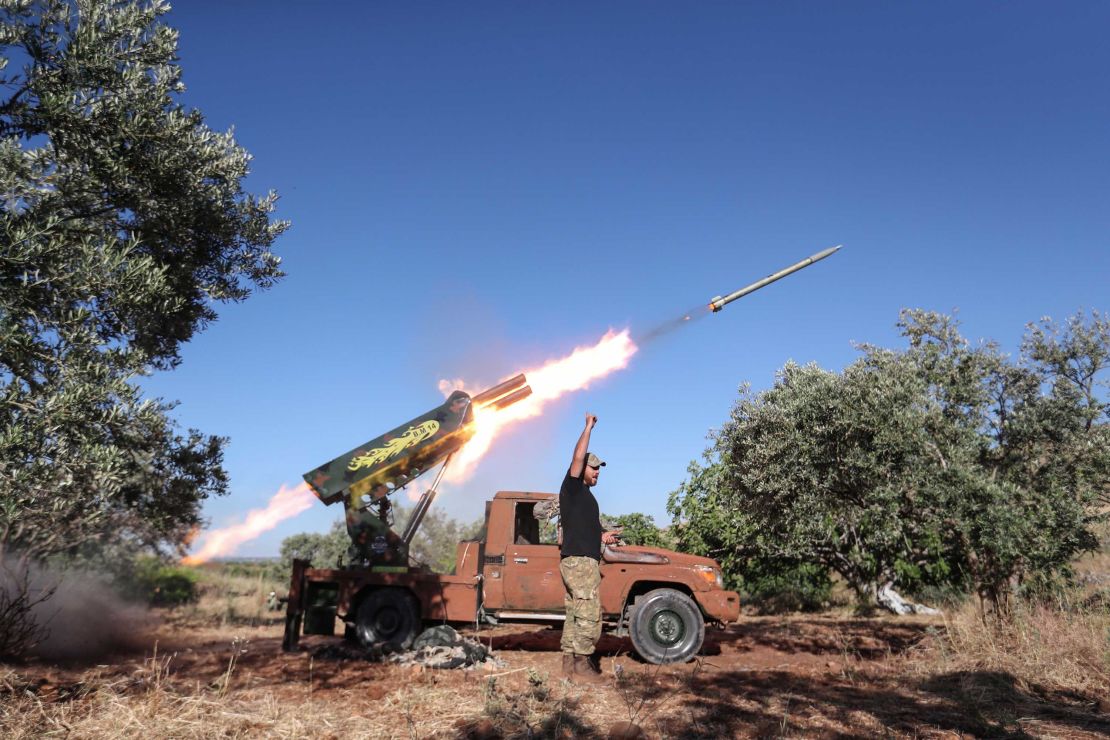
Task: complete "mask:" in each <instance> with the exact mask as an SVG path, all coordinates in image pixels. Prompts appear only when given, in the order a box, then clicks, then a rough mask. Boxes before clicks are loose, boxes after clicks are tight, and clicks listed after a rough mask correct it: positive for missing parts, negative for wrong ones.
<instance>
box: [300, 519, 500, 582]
mask: <svg viewBox="0 0 1110 740" xmlns="http://www.w3.org/2000/svg"><path fill="white" fill-rule="evenodd" d="M412 512H413V509H408V508H405V507H403V506H401V505H399V504H394V506H393V516H394V523H393V526H392V529H393V531H394V532H403V531H404V530H405V525H406V523H407V522H408V519H409V517H410V516H412ZM484 527H485V520H484V519H479V520H477V521H474V522H471V523H469V524H466V523H463V522H459V521H457V520H456V519H453V518H451V517H449V516H447V515H446V514H444V513H443V511H442V510H440V509H436V508H435V507H432V508H431V509H429V510H428V513H427V514H426V515H425V516H424V521H423V522H422V523H421V524H420V529H418V530H417V531H416V536H415V537H413V540H412V544H411V545H410V546H409V558H410V559H411V560H412V561H414V562H416V563H422V564H424V565H427V566H428V567H429V568H431V569H432V570H433V571H434V572H436V573H453V572H454V570H455V551H456V549H457V546H458V544H459V542H462V541H463V540H470V539H477V538H478V537H479V536H482V535H483V530H484ZM350 543H351V540H350V537H348V535H347V527H346V525H345V524H344V523H343V522H341V521H340V522H336V523H335V524H333V525H332V527H331V529H330V530H328V532H327V534H317V533H311V532H303V533H301V534H295V535H291V536H289V537H286V538H285V539H284V540H282V541H281V564H282V567H283V568H284V569H285V570H286V572H288V569H289V568H291V567H292V565H293V559H294V558H304V559H307V560H310V561H312V563H313V565H315V566H316V567H320V568H332V567H335V566H336V564H337V562H338V561H339V559H340V558H342V559H343V561H344V562H346V559H347V547H348V545H350Z"/></svg>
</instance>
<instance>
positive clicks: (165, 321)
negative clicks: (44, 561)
mask: <svg viewBox="0 0 1110 740" xmlns="http://www.w3.org/2000/svg"><path fill="white" fill-rule="evenodd" d="M168 9H169V8H168V6H167V5H166V4H165V3H164V2H161V0H152V1H151V2H115V1H110V0H41V1H40V2H33V3H32V2H22V1H21V0H0V90H3V91H4V92H3V96H0V192H3V193H4V202H5V208H4V209H3V210H2V211H0V233H2V237H0V238H2V240H3V242H4V248H3V252H2V254H0V490H2V491H3V495H2V497H0V557H2V556H3V554H4V553H5V552H11V551H12V550H18V551H19V552H20V553H21V556H22V557H27V558H29V557H49V556H56V555H59V554H65V553H70V554H72V553H73V552H75V551H76V550H78V549H80V548H89V547H110V546H119V545H126V547H127V548H129V549H131V550H132V551H134V550H136V549H140V548H143V547H148V548H149V547H159V546H164V545H166V544H169V545H177V546H179V545H180V544H181V543H182V542H183V540H184V538H185V537H186V535H187V534H188V532H189V531H190V530H191V529H193V528H194V527H196V526H197V525H199V524H200V508H201V504H202V502H203V500H204V499H205V498H207V497H208V496H212V495H219V494H223V493H225V492H226V489H227V478H226V475H225V473H224V470H223V468H222V454H223V452H222V451H223V445H224V443H225V440H224V439H222V438H220V437H216V436H208V435H205V434H202V433H200V432H198V431H196V430H189V431H188V432H181V431H179V430H178V429H177V428H176V426H175V424H174V422H173V420H172V418H171V417H170V412H171V411H172V409H173V404H172V403H168V402H165V401H163V400H161V399H156V400H152V399H144V398H143V396H142V392H141V390H140V388H139V386H138V385H137V383H136V382H135V381H136V378H137V377H140V376H142V375H146V374H149V373H150V372H152V371H153V370H156V369H169V368H173V367H174V366H176V364H177V363H178V362H179V359H180V358H179V350H180V347H181V345H182V344H183V343H185V342H187V341H189V339H191V338H192V336H193V335H194V333H195V332H197V331H200V330H202V329H203V328H204V327H205V326H206V325H207V324H208V323H209V322H211V321H212V320H214V319H215V318H216V315H217V314H216V310H215V309H216V305H217V303H218V302H221V301H239V300H243V299H245V298H247V297H248V296H249V295H250V294H251V293H252V291H253V290H255V289H263V288H267V287H269V286H271V285H272V284H273V283H274V282H275V281H276V280H278V279H279V278H280V277H281V274H282V273H281V271H280V269H279V260H278V258H277V257H275V256H274V255H273V254H271V252H270V251H269V247H270V245H271V243H272V242H273V240H274V239H275V238H276V237H277V236H278V235H279V234H280V233H281V232H282V231H283V230H284V229H285V228H286V224H285V223H283V222H275V221H272V220H271V213H272V211H273V208H274V203H275V200H276V197H275V196H274V195H273V194H272V193H271V194H269V195H267V196H264V197H255V196H252V195H249V194H247V193H245V192H244V191H243V189H242V186H241V182H242V180H243V178H244V177H245V176H246V175H247V173H248V163H249V161H250V156H249V154H248V153H247V152H246V151H244V150H243V149H242V148H241V147H239V146H238V144H236V142H235V140H234V138H233V137H232V136H231V134H230V133H218V132H214V131H212V130H210V129H209V128H208V127H207V126H206V125H205V124H204V120H203V117H202V116H201V114H200V113H199V112H197V111H195V110H187V109H185V108H184V107H182V106H181V105H180V104H179V103H178V102H176V96H177V95H178V94H179V93H181V91H182V90H183V89H184V87H183V85H182V83H181V70H180V68H179V67H178V66H177V64H176V53H177V32H176V31H174V30H173V29H171V28H169V27H167V26H165V25H163V24H162V23H161V22H160V20H159V19H160V17H161V16H162V15H164V14H165V13H166V12H167V11H168Z"/></svg>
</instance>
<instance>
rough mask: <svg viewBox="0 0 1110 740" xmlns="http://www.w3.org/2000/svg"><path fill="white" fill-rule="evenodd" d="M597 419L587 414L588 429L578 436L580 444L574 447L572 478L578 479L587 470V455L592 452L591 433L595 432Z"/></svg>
mask: <svg viewBox="0 0 1110 740" xmlns="http://www.w3.org/2000/svg"><path fill="white" fill-rule="evenodd" d="M596 423H597V417H596V416H594V415H593V414H591V413H589V412H588V411H587V412H586V428H585V429H583V430H582V434H580V435H579V436H578V443H577V444H575V445H574V457H572V458H571V459H570V477H571V478H578V477H579V476H581V475H582V471H583V470H585V469H586V453H587V452H589V450H590V432H592V431H593V430H594V424H596Z"/></svg>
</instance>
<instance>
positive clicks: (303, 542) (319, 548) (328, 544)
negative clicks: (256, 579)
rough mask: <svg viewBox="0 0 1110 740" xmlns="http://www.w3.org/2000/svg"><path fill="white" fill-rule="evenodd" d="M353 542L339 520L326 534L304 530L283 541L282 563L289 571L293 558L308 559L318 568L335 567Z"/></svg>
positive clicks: (286, 570)
mask: <svg viewBox="0 0 1110 740" xmlns="http://www.w3.org/2000/svg"><path fill="white" fill-rule="evenodd" d="M350 544H351V540H350V538H349V537H348V536H347V527H346V525H345V524H344V523H343V522H341V521H339V522H335V523H334V524H332V526H331V529H329V530H328V531H327V533H326V534H319V533H316V532H302V533H301V534H294V535H291V536H289V537H286V538H285V539H284V540H282V541H281V565H282V567H283V568H284V569H285V572H286V573H288V572H289V569H291V568H292V567H293V560H294V559H299V560H308V561H310V562H311V563H312V564H313V565H314V566H315V567H317V568H334V567H336V565H337V564H338V563H339V561H340V559H341V558H345V557H346V555H347V546H348V545H350Z"/></svg>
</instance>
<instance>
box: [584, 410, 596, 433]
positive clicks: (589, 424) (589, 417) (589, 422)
mask: <svg viewBox="0 0 1110 740" xmlns="http://www.w3.org/2000/svg"><path fill="white" fill-rule="evenodd" d="M595 424H597V417H596V416H594V415H593V414H591V413H590V412H589V411H587V412H586V428H587V429H593V428H594V425H595Z"/></svg>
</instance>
